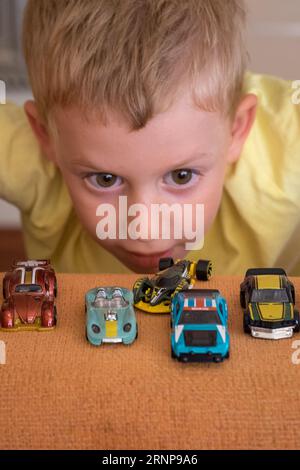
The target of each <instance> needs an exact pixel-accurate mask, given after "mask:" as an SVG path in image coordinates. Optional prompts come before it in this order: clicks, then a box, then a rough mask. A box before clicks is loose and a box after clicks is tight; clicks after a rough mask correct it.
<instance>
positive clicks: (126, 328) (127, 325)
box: [123, 323, 131, 333]
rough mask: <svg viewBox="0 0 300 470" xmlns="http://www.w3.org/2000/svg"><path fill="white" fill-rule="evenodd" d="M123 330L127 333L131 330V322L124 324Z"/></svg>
mask: <svg viewBox="0 0 300 470" xmlns="http://www.w3.org/2000/svg"><path fill="white" fill-rule="evenodd" d="M123 330H124V331H125V333H128V332H129V331H130V330H131V324H130V323H126V325H124V327H123Z"/></svg>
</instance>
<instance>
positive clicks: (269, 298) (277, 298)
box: [251, 289, 289, 303]
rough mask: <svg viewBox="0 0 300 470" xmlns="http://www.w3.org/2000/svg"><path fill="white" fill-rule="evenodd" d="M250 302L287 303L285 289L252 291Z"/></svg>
mask: <svg viewBox="0 0 300 470" xmlns="http://www.w3.org/2000/svg"><path fill="white" fill-rule="evenodd" d="M251 302H257V303H269V302H280V303H282V302H289V298H288V295H287V292H286V290H285V289H254V290H253V292H252V296H251Z"/></svg>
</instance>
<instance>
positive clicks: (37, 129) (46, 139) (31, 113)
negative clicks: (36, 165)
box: [24, 100, 55, 163]
mask: <svg viewBox="0 0 300 470" xmlns="http://www.w3.org/2000/svg"><path fill="white" fill-rule="evenodd" d="M24 110H25V113H26V115H27V118H28V121H29V123H30V125H31V128H32V130H33V133H34V135H35V136H36V138H37V140H38V142H39V144H40V147H41V149H42V151H43V153H44V154H45V156H46V157H47V158H48V159H49V160H51V161H53V162H54V163H55V152H54V146H53V140H52V139H51V136H50V134H49V132H48V129H47V128H46V126H45V125H44V124H43V122H42V120H41V118H40V116H39V113H38V110H37V107H36V104H35V102H34V101H32V100H30V101H26V103H25V104H24Z"/></svg>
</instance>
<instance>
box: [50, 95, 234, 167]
mask: <svg viewBox="0 0 300 470" xmlns="http://www.w3.org/2000/svg"><path fill="white" fill-rule="evenodd" d="M54 121H55V125H56V128H57V129H58V135H59V139H58V140H59V141H60V142H59V145H61V148H63V150H64V153H65V152H66V153H67V152H68V153H71V154H72V155H73V156H75V155H77V156H79V160H81V159H84V156H88V155H93V154H95V150H96V151H97V153H98V157H101V154H103V156H106V158H107V155H110V156H111V157H114V156H118V157H119V156H120V150H121V152H122V154H123V155H129V154H130V155H131V156H132V155H135V154H136V155H139V158H140V159H147V158H149V157H150V156H151V158H153V155H157V157H158V159H160V158H163V159H164V160H170V161H172V160H173V161H174V160H175V159H177V160H180V159H183V160H184V159H189V158H193V157H195V158H196V157H197V156H199V155H200V154H201V156H203V157H204V156H205V155H207V156H209V155H210V154H212V153H214V149H215V146H216V145H217V142H218V140H220V137H221V134H222V132H223V131H224V127H225V124H224V122H223V121H222V118H221V116H220V115H219V114H218V113H209V112H205V111H202V110H200V109H199V108H196V107H195V106H193V105H191V104H190V103H187V102H184V101H181V102H177V103H176V104H175V105H174V106H172V107H171V108H170V109H168V110H167V111H164V112H162V113H160V114H157V115H156V116H154V117H153V118H152V119H150V120H149V121H148V122H147V124H146V126H145V127H144V128H142V129H139V130H134V131H131V130H130V129H129V126H128V124H127V123H126V122H125V120H123V119H122V118H121V117H120V116H118V115H117V114H116V113H110V114H108V115H107V120H106V124H105V125H104V124H103V123H102V122H101V121H100V119H96V118H93V119H89V120H87V119H85V117H84V116H83V114H82V112H81V110H80V109H78V108H76V107H74V108H70V109H67V110H65V109H64V110H63V109H56V110H55V114H54ZM77 159H78V158H77ZM162 163H163V162H162Z"/></svg>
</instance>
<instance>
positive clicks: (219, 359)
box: [214, 356, 223, 363]
mask: <svg viewBox="0 0 300 470" xmlns="http://www.w3.org/2000/svg"><path fill="white" fill-rule="evenodd" d="M214 362H217V363H220V362H223V357H221V356H217V357H214Z"/></svg>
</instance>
